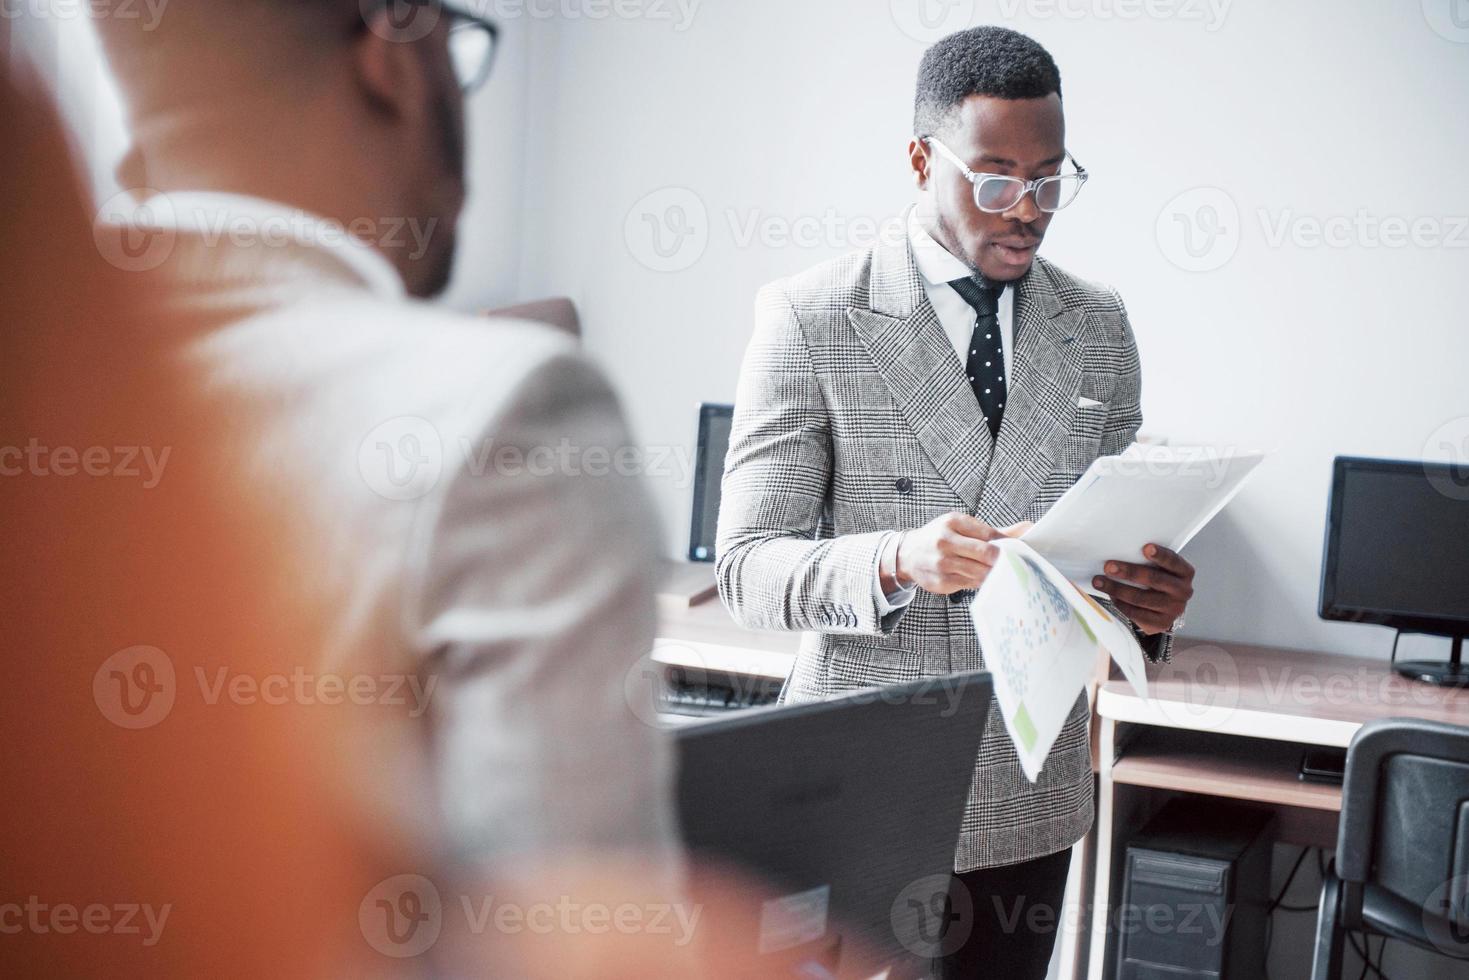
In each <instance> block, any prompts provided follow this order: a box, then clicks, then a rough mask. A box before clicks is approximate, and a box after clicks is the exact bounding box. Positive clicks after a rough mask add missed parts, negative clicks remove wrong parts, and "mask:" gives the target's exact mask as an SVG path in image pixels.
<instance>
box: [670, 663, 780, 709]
mask: <svg viewBox="0 0 1469 980" xmlns="http://www.w3.org/2000/svg"><path fill="white" fill-rule="evenodd" d="M780 686H781V682H780V681H779V680H776V679H774V678H771V677H755V676H751V675H749V674H735V673H730V672H728V671H722V670H704V669H693V668H688V667H678V666H674V665H671V664H670V665H667V666H665V668H664V671H663V676H662V683H661V684H660V685H659V694H658V710H659V711H661V712H663V713H664V714H670V715H685V716H693V717H707V716H709V715H716V714H721V713H723V712H726V711H738V710H740V709H742V708H758V707H761V706H762V705H768V704H774V703H775V702H776V699H777V698H779V697H780Z"/></svg>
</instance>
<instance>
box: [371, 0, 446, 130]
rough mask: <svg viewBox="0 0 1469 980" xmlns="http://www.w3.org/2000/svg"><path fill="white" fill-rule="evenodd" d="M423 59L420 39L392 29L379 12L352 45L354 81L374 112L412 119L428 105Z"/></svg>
mask: <svg viewBox="0 0 1469 980" xmlns="http://www.w3.org/2000/svg"><path fill="white" fill-rule="evenodd" d="M424 55H425V47H424V43H423V39H422V36H421V35H420V34H419V33H418V32H416V31H404V30H402V29H401V28H399V27H397V26H395V25H394V23H393V20H392V18H391V17H390V16H389V14H388V12H387V11H386V10H380V11H378V12H377V13H376V14H374V15H373V17H372V20H371V21H369V23H368V27H367V30H364V31H362V32H360V33H359V34H358V35H357V37H356V39H355V40H354V41H353V42H352V68H353V78H354V80H355V81H356V83H357V87H358V89H359V90H360V91H361V92H362V94H363V96H364V98H366V100H367V101H368V102H369V104H371V105H372V107H373V108H374V109H375V110H376V111H378V112H381V113H383V114H385V115H387V116H390V117H394V118H404V117H407V116H411V115H413V114H416V113H420V112H422V111H423V107H424V106H426V105H427V104H428V88H429V84H428V66H427V65H426V64H425V63H424Z"/></svg>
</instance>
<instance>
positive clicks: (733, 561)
mask: <svg viewBox="0 0 1469 980" xmlns="http://www.w3.org/2000/svg"><path fill="white" fill-rule="evenodd" d="M1139 373H1140V372H1139V364H1138V355H1137V347H1136V344H1135V343H1134V340H1133V335H1132V330H1131V328H1130V327H1129V325H1128V322H1127V314H1126V312H1125V311H1124V309H1123V306H1122V302H1121V300H1120V299H1119V298H1118V296H1117V294H1116V292H1114V291H1113V290H1111V289H1108V288H1105V287H1101V286H1096V285H1093V284H1091V283H1087V282H1084V281H1082V280H1080V279H1077V278H1075V277H1073V276H1071V275H1069V274H1067V273H1066V272H1063V271H1062V270H1061V269H1059V268H1057V267H1056V266H1054V265H1052V264H1050V263H1049V262H1046V261H1045V260H1043V259H1037V260H1036V263H1035V265H1034V266H1033V267H1032V268H1031V270H1030V272H1029V273H1027V274H1026V276H1025V278H1024V279H1023V280H1021V282H1020V284H1019V287H1018V292H1017V296H1016V310H1015V350H1014V354H1013V357H1012V364H1011V368H1010V380H1011V384H1010V387H1009V392H1008V397H1007V400H1006V401H1007V403H1006V406H1005V416H1004V422H1003V425H1002V427H1001V430H1000V435H999V438H998V440H994V439H992V438H991V436H990V433H989V429H988V428H987V427H986V426H985V424H984V421H983V418H982V416H981V414H980V409H979V404H978V401H977V400H976V398H975V396H974V392H973V390H972V389H971V388H970V386H969V381H968V379H967V378H966V377H965V375H964V370H963V366H962V365H961V364H960V363H959V359H958V357H957V355H955V353H954V348H953V346H952V345H951V344H950V342H949V340H948V338H947V337H946V335H945V334H944V330H943V327H942V326H941V325H940V323H939V320H938V317H937V315H936V314H935V313H934V310H933V307H932V306H931V305H930V304H929V302H928V299H927V296H926V294H925V292H924V288H923V283H922V281H921V279H920V277H919V274H918V270H917V267H916V265H915V264H914V261H913V256H912V253H911V250H910V247H909V245H908V243H907V241H906V240H905V241H903V242H902V243H897V244H890V245H883V246H879V247H877V248H875V249H872V250H869V251H864V252H859V253H856V254H853V255H849V256H847V257H845V258H842V259H838V260H836V261H833V262H829V263H827V264H824V265H821V266H817V267H816V268H814V269H811V270H809V271H807V272H805V273H803V274H801V275H798V276H795V277H792V278H790V279H786V280H783V281H780V282H776V283H773V284H771V285H769V286H767V287H766V288H765V289H763V290H762V291H761V293H760V297H759V301H758V305H757V312H756V326H755V334H754V338H753V340H752V341H751V343H750V346H749V350H748V352H747V354H746V358H745V363H744V368H743V371H742V373H741V376H740V385H739V391H738V394H737V396H736V403H735V416H734V427H733V432H732V434H731V437H730V448H729V455H728V459H727V462H726V469H725V477H724V485H723V498H722V504H721V513H720V522H719V536H718V549H717V550H718V566H717V567H718V578H719V587H720V594H721V595H722V596H723V598H724V601H725V603H726V605H727V606H728V607H729V609H730V611H731V612H732V613H733V615H734V616H735V618H736V619H738V620H739V621H740V622H741V623H743V624H745V625H747V626H751V627H761V628H767V629H780V630H806V631H808V633H807V636H806V637H805V638H804V640H803V643H802V646H801V651H800V655H799V656H798V657H797V660H796V666H795V669H794V672H793V674H792V676H791V678H790V681H789V682H788V684H787V687H786V691H785V695H784V696H785V697H786V698H787V699H789V700H791V701H810V700H816V699H820V698H826V697H830V696H833V695H837V694H840V693H843V692H846V691H850V690H853V689H857V688H862V687H870V686H876V685H888V684H897V683H901V682H904V681H909V680H913V679H916V678H920V677H927V676H940V675H944V674H949V673H953V672H958V671H968V670H978V669H982V668H983V667H984V656H983V654H982V652H981V651H980V649H979V643H978V640H977V638H976V636H975V633H974V628H973V625H972V623H971V622H970V619H969V611H968V602H967V600H968V598H970V595H971V594H970V593H967V592H966V593H958V594H956V595H954V596H938V595H933V594H930V593H927V592H924V591H922V590H919V592H918V593H917V595H916V596H915V597H914V599H913V601H912V603H911V604H910V605H908V606H907V607H905V608H901V609H898V610H896V611H895V612H892V613H890V614H889V615H888V616H886V617H885V618H883V617H880V616H879V613H878V607H877V604H876V601H875V599H874V595H873V578H874V574H875V569H876V566H877V560H878V550H879V543H880V541H881V538H882V536H883V533H884V532H886V531H890V530H894V529H899V530H901V529H905V528H916V527H920V526H922V525H923V524H926V523H927V522H929V521H930V520H933V519H934V518H936V517H939V516H940V515H942V514H944V513H947V512H950V511H963V512H965V513H969V514H973V515H976V516H978V517H980V518H982V519H983V520H985V521H988V522H989V523H990V524H992V525H994V526H996V527H1003V526H1007V525H1010V524H1013V523H1015V522H1017V521H1022V520H1035V519H1037V518H1039V517H1040V516H1041V515H1042V514H1043V513H1045V511H1046V509H1047V508H1048V507H1049V506H1050V505H1051V504H1052V503H1054V502H1055V501H1056V499H1057V498H1059V497H1060V496H1061V494H1062V493H1064V492H1065V491H1066V489H1067V488H1068V487H1070V486H1071V485H1072V483H1074V482H1075V481H1076V480H1077V478H1078V477H1079V476H1080V475H1081V474H1082V473H1083V472H1084V471H1085V470H1086V468H1087V466H1088V465H1089V464H1090V463H1091V462H1092V460H1093V459H1095V458H1097V457H1098V456H1100V455H1106V454H1115V453H1118V452H1120V451H1122V450H1123V449H1125V448H1126V447H1127V446H1129V445H1130V444H1131V443H1132V442H1133V441H1134V438H1135V436H1136V434H1137V431H1138V427H1139V426H1140V425H1141V424H1142V412H1141V409H1140V407H1139V399H1140V394H1141V389H1140V377H1139ZM1082 398H1086V399H1090V400H1092V401H1095V402H1098V403H1100V404H1099V405H1098V406H1095V407H1079V405H1078V401H1079V400H1080V399H1082ZM1167 646H1168V641H1167V638H1162V639H1161V640H1160V641H1155V642H1153V643H1149V644H1145V649H1148V650H1149V652H1150V655H1152V656H1166V654H1167ZM998 715H999V713H998V710H994V711H992V712H991V716H990V722H989V725H988V728H987V730H986V732H985V736H984V741H983V746H982V748H981V751H980V756H979V761H978V765H977V767H976V769H975V774H974V781H973V785H972V787H971V789H970V798H969V803H968V806H967V808H966V812H965V816H964V824H963V830H962V834H961V837H960V840H959V848H958V853H957V854H956V856H955V868H956V870H960V871H965V870H970V869H973V868H977V867H992V866H997V865H1005V864H1013V863H1016V862H1020V861H1025V860H1029V859H1032V858H1036V857H1042V856H1044V855H1047V854H1051V853H1054V852H1056V851H1059V850H1061V849H1063V848H1065V847H1067V846H1069V845H1071V844H1072V843H1074V842H1075V841H1076V840H1077V839H1079V838H1080V837H1081V836H1082V835H1083V834H1084V833H1085V832H1086V830H1087V828H1088V827H1089V826H1090V824H1091V820H1092V774H1091V768H1090V753H1089V749H1088V744H1087V728H1088V724H1087V722H1088V715H1087V705H1086V700H1085V698H1084V697H1083V698H1081V699H1079V700H1078V701H1077V704H1076V706H1075V708H1074V710H1073V711H1072V713H1071V715H1070V717H1069V719H1068V720H1067V723H1066V725H1065V728H1064V729H1063V730H1062V732H1061V735H1060V737H1059V738H1058V739H1057V741H1056V744H1055V747H1054V748H1053V749H1052V750H1051V755H1050V757H1049V758H1048V759H1047V761H1046V764H1045V768H1044V769H1043V770H1042V772H1041V775H1040V779H1039V781H1037V782H1036V783H1035V784H1031V783H1030V782H1029V781H1027V780H1026V778H1025V776H1024V774H1023V773H1022V772H1021V769H1020V764H1019V760H1018V759H1017V758H1016V755H1015V750H1014V747H1013V746H1012V744H1011V742H1010V739H1009V736H1008V735H1006V733H1005V731H1004V727H1003V723H1002V722H1001V720H1000V718H999V716H998Z"/></svg>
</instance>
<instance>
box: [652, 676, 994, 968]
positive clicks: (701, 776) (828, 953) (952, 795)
mask: <svg viewBox="0 0 1469 980" xmlns="http://www.w3.org/2000/svg"><path fill="white" fill-rule="evenodd" d="M992 694H993V685H992V684H991V681H990V675H989V674H988V673H987V672H984V671H979V672H975V673H968V674H954V675H949V676H947V677H932V678H926V679H923V680H919V681H915V682H912V683H909V684H903V685H897V686H894V687H886V688H881V689H877V688H873V689H866V690H862V691H857V692H854V693H851V694H848V695H845V696H843V697H840V698H836V699H834V700H830V701H822V702H817V703H812V704H802V705H781V706H775V707H769V708H754V709H751V710H748V711H742V712H737V713H733V714H730V715H728V716H726V717H723V718H719V719H717V720H714V721H707V722H700V723H696V724H692V725H689V726H687V727H685V728H681V729H679V730H678V731H677V732H676V733H675V737H676V739H677V743H678V747H679V754H680V763H681V766H680V774H679V808H680V815H681V818H682V821H683V831H684V838H685V840H686V842H687V844H688V847H689V850H690V852H691V854H692V857H691V860H692V861H693V862H694V863H695V865H696V866H698V865H700V864H702V863H705V862H711V863H712V864H713V865H715V866H718V865H725V866H728V865H733V866H735V867H736V868H738V869H740V870H742V871H744V872H745V873H749V874H752V875H754V876H755V877H757V878H758V879H759V880H761V881H763V882H765V883H766V885H765V888H764V890H763V891H762V892H761V893H760V894H759V895H758V896H757V897H756V898H755V899H752V901H758V902H760V908H759V910H758V916H757V917H758V921H759V923H760V925H759V930H758V931H759V935H755V936H738V937H732V938H733V939H734V940H735V941H737V942H739V943H742V944H743V943H745V942H748V943H750V944H751V947H752V948H754V949H755V950H756V951H757V952H759V953H762V954H779V955H780V956H781V958H782V959H783V961H789V959H790V956H791V955H792V951H795V953H796V955H801V956H803V957H804V956H807V955H809V960H810V962H811V963H812V964H813V970H826V971H829V972H830V973H831V975H835V976H845V975H851V974H850V973H849V970H850V969H851V968H853V964H852V963H850V962H849V963H847V964H846V969H844V967H843V951H844V950H845V949H852V950H855V949H857V948H860V949H862V950H863V951H864V952H865V954H867V956H866V957H864V959H866V960H867V962H868V963H869V964H870V963H871V959H870V958H869V957H876V959H877V961H878V962H879V963H883V964H888V965H890V966H891V971H890V973H889V975H890V976H891V977H893V978H895V980H896V978H898V977H903V976H914V977H918V976H926V975H927V971H928V967H929V963H930V960H931V959H932V958H933V957H934V956H937V955H939V954H940V953H942V952H944V951H946V948H941V947H942V946H943V941H944V938H945V928H944V927H945V924H946V923H947V922H948V921H949V916H948V914H947V910H946V906H945V905H944V900H945V896H946V894H947V889H948V885H949V876H950V873H951V872H952V870H953V866H954V850H955V847H956V846H957V844H958V840H959V830H960V824H961V821H962V820H963V815H964V804H965V801H966V799H967V797H968V794H969V787H970V783H971V781H972V780H973V778H974V766H975V762H976V760H977V758H978V755H979V744H980V739H981V738H982V736H983V734H984V726H985V720H986V718H987V717H988V714H989V709H990V703H991V698H992ZM752 911H753V910H752ZM709 925H710V927H711V928H718V925H717V923H710V924H709ZM803 961H804V960H803ZM811 975H821V974H819V973H813V974H811ZM869 975H870V972H869Z"/></svg>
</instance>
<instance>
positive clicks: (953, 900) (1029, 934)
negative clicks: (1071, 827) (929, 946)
mask: <svg viewBox="0 0 1469 980" xmlns="http://www.w3.org/2000/svg"><path fill="white" fill-rule="evenodd" d="M1070 866H1071V850H1070V849H1069V848H1068V849H1067V850H1064V851H1061V852H1060V853H1058V854H1052V855H1049V856H1047V857H1043V858H1036V859H1035V860H1034V861H1023V862H1021V863H1020V864H1010V865H1006V866H1004V867H1000V868H981V869H979V870H978V871H966V872H964V873H963V874H956V875H954V878H953V881H952V882H950V885H949V916H948V921H949V925H948V930H949V932H948V934H947V936H946V937H945V941H944V943H943V948H944V950H945V951H946V952H947V953H948V955H946V956H944V957H943V958H942V960H939V961H936V962H935V964H934V973H935V975H936V976H938V977H940V978H942V980H989V978H990V977H994V978H995V980H1045V977H1046V967H1047V966H1049V965H1050V962H1051V950H1052V948H1053V947H1054V946H1055V945H1056V935H1057V933H1058V932H1059V931H1060V929H1061V928H1062V923H1063V921H1064V917H1063V914H1062V908H1061V903H1062V900H1063V899H1064V898H1065V895H1066V873H1067V871H1068V870H1069V869H1070Z"/></svg>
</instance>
